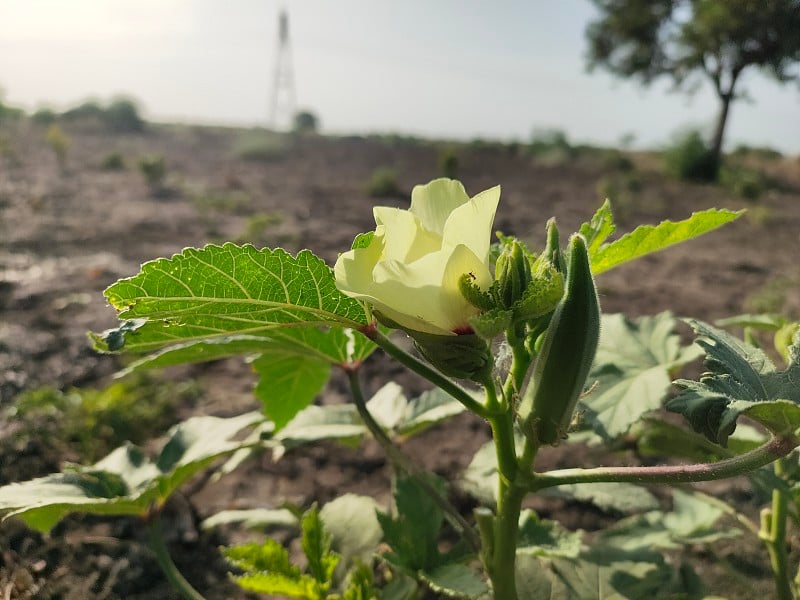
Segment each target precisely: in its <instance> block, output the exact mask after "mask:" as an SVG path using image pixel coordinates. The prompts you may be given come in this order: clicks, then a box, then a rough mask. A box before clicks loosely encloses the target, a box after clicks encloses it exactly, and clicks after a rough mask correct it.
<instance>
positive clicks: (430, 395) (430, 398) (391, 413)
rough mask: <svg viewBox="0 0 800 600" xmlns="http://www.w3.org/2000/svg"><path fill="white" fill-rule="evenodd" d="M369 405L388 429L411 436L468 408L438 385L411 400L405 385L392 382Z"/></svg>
mask: <svg viewBox="0 0 800 600" xmlns="http://www.w3.org/2000/svg"><path fill="white" fill-rule="evenodd" d="M367 409H368V410H369V412H370V413H371V414H372V416H373V417H374V418H375V420H376V421H377V422H378V423H379V424H380V425H381V427H383V428H384V429H386V430H387V431H389V432H391V433H394V434H397V435H402V436H410V435H413V434H416V433H419V432H420V431H423V430H425V429H427V428H428V427H431V426H432V425H435V424H436V423H439V422H441V421H444V420H446V419H449V418H450V417H452V416H454V415H457V414H460V413H462V412H464V410H465V408H464V405H463V404H461V403H460V402H458V401H457V400H454V399H453V398H452V396H450V395H449V394H447V393H445V392H443V391H442V390H440V389H438V388H434V389H432V390H429V391H426V392H423V393H422V394H421V395H420V396H418V397H417V398H414V399H413V400H411V401H409V400H407V399H406V396H405V394H404V393H403V389H402V388H401V387H400V386H399V385H397V384H396V383H394V382H391V381H390V382H389V383H387V384H386V385H384V386H383V387H382V388H381V389H380V390H378V391H377V392H376V393H375V395H374V396H373V397H372V398H370V399H369V401H368V402H367Z"/></svg>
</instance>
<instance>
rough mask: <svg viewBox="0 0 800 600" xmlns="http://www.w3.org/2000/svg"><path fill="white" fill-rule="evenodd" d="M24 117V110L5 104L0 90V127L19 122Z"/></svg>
mask: <svg viewBox="0 0 800 600" xmlns="http://www.w3.org/2000/svg"><path fill="white" fill-rule="evenodd" d="M24 116H25V111H24V110H22V109H21V108H17V107H16V106H11V105H10V104H7V103H6V101H5V100H4V99H3V93H2V90H0V125H2V124H6V123H16V122H19V121H20V120H22V118H23V117H24Z"/></svg>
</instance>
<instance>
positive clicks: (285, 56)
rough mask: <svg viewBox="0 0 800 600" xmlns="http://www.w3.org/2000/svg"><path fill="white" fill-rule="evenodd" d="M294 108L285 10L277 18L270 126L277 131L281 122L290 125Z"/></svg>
mask: <svg viewBox="0 0 800 600" xmlns="http://www.w3.org/2000/svg"><path fill="white" fill-rule="evenodd" d="M295 106H296V97H295V90H294V72H293V70H292V49H291V46H290V44H289V15H288V14H287V13H286V11H285V10H282V11H281V13H280V15H279V16H278V53H277V56H276V58H275V78H274V81H273V87H272V107H271V109H270V126H271V127H272V128H273V129H278V127H279V125H280V124H281V122H285V123H287V124H289V123H291V119H292V118H293V117H294V113H295Z"/></svg>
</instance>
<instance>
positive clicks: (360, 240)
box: [350, 231, 375, 250]
mask: <svg viewBox="0 0 800 600" xmlns="http://www.w3.org/2000/svg"><path fill="white" fill-rule="evenodd" d="M374 237H375V232H374V231H367V232H366V233H359V234H358V235H356V237H355V238H353V243H352V245H351V246H350V249H351V250H356V249H358V248H366V247H367V246H369V245H370V243H372V238H374Z"/></svg>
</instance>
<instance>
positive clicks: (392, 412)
mask: <svg viewBox="0 0 800 600" xmlns="http://www.w3.org/2000/svg"><path fill="white" fill-rule="evenodd" d="M367 410H369V412H370V414H371V415H372V417H373V418H374V419H375V421H377V423H378V424H379V425H380V426H381V427H382V428H383V429H386V430H389V431H392V430H394V429H396V428H397V427H398V426H399V425H400V423H402V422H403V421H404V420H405V415H406V411H407V410H408V400H407V399H406V396H405V394H404V393H403V388H402V387H400V386H399V385H398V384H397V383H395V382H394V381H390V382H388V383H386V384H385V385H384V386H383V387H382V388H381V389H379V390H378V391H377V392H375V394H374V395H373V396H372V398H370V399H369V400H368V401H367Z"/></svg>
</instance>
